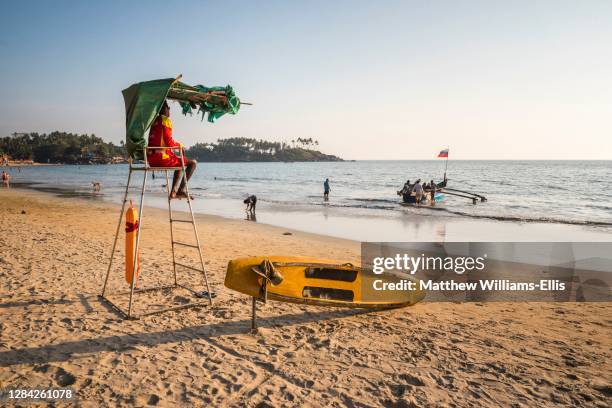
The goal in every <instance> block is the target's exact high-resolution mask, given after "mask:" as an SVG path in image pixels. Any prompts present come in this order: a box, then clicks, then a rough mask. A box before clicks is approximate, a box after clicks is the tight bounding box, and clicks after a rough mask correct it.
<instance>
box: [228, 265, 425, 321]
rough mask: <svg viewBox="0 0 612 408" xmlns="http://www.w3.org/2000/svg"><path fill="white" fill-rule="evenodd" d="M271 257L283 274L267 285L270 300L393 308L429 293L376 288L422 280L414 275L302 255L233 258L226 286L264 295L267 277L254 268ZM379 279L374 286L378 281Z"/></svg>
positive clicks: (414, 301)
mask: <svg viewBox="0 0 612 408" xmlns="http://www.w3.org/2000/svg"><path fill="white" fill-rule="evenodd" d="M265 260H269V261H270V262H271V263H272V265H273V266H274V269H275V270H276V271H278V272H279V273H280V274H281V275H282V278H283V279H282V282H280V283H279V284H277V285H274V284H271V283H269V282H268V284H267V296H268V299H271V300H278V301H281V302H291V303H308V304H316V305H324V306H344V307H359V308H372V309H376V308H392V307H403V306H409V305H412V304H415V303H417V302H418V301H420V300H422V299H423V298H424V297H425V292H424V291H422V290H419V289H416V290H375V289H374V288H375V287H377V288H380V287H382V283H385V282H386V283H397V282H400V281H402V280H411V281H414V282H416V285H415V286H416V287H417V288H418V286H419V285H418V281H417V279H416V278H414V277H411V276H410V275H405V274H402V275H393V274H387V273H385V274H382V275H375V274H373V273H372V272H371V271H367V270H363V269H361V268H359V267H356V266H353V265H350V264H342V263H341V262H338V261H334V260H327V259H315V258H301V257H284V256H269V257H263V256H262V257H249V258H239V259H233V260H231V261H229V264H228V265H227V273H226V275H225V286H227V287H228V288H230V289H233V290H235V291H238V292H241V293H244V294H245V295H249V296H253V297H257V298H259V297H261V296H262V295H263V291H262V283H263V281H264V278H263V277H262V276H261V275H259V274H258V273H257V272H255V271H254V268H255V270H257V269H258V267H259V266H260V265H261V264H262V263H263V262H264V261H265ZM375 280H377V281H379V282H377V283H376V285H374V281H375Z"/></svg>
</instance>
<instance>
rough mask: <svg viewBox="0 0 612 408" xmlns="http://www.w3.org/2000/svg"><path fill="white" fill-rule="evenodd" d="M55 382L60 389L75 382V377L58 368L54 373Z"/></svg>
mask: <svg viewBox="0 0 612 408" xmlns="http://www.w3.org/2000/svg"><path fill="white" fill-rule="evenodd" d="M55 381H57V383H58V384H59V385H60V386H61V387H67V386H69V385H72V384H74V383H75V382H76V377H75V376H74V375H72V374H71V373H69V372H68V371H66V370H64V369H63V368H61V367H60V368H58V370H57V372H56V373H55Z"/></svg>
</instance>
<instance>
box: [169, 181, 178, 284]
mask: <svg viewBox="0 0 612 408" xmlns="http://www.w3.org/2000/svg"><path fill="white" fill-rule="evenodd" d="M166 192H167V193H168V221H169V222H170V246H171V247H172V269H173V271H174V286H177V285H178V281H177V279H176V257H175V254H174V226H173V225H172V205H171V202H172V200H171V199H170V178H169V177H168V170H166Z"/></svg>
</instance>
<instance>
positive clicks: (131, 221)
mask: <svg viewBox="0 0 612 408" xmlns="http://www.w3.org/2000/svg"><path fill="white" fill-rule="evenodd" d="M136 234H138V211H137V210H136V209H135V208H134V207H133V206H132V200H130V208H128V209H127V211H126V213H125V281H126V282H127V283H129V284H130V285H131V284H132V277H133V276H134V253H135V249H136ZM136 257H137V259H136V284H135V287H138V272H140V254H136Z"/></svg>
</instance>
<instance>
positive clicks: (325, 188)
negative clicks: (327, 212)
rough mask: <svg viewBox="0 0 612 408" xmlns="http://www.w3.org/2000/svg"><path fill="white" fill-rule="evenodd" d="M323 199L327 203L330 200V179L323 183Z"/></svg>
mask: <svg viewBox="0 0 612 408" xmlns="http://www.w3.org/2000/svg"><path fill="white" fill-rule="evenodd" d="M323 199H324V200H325V201H328V200H329V179H328V178H326V179H325V182H324V183H323Z"/></svg>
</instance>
